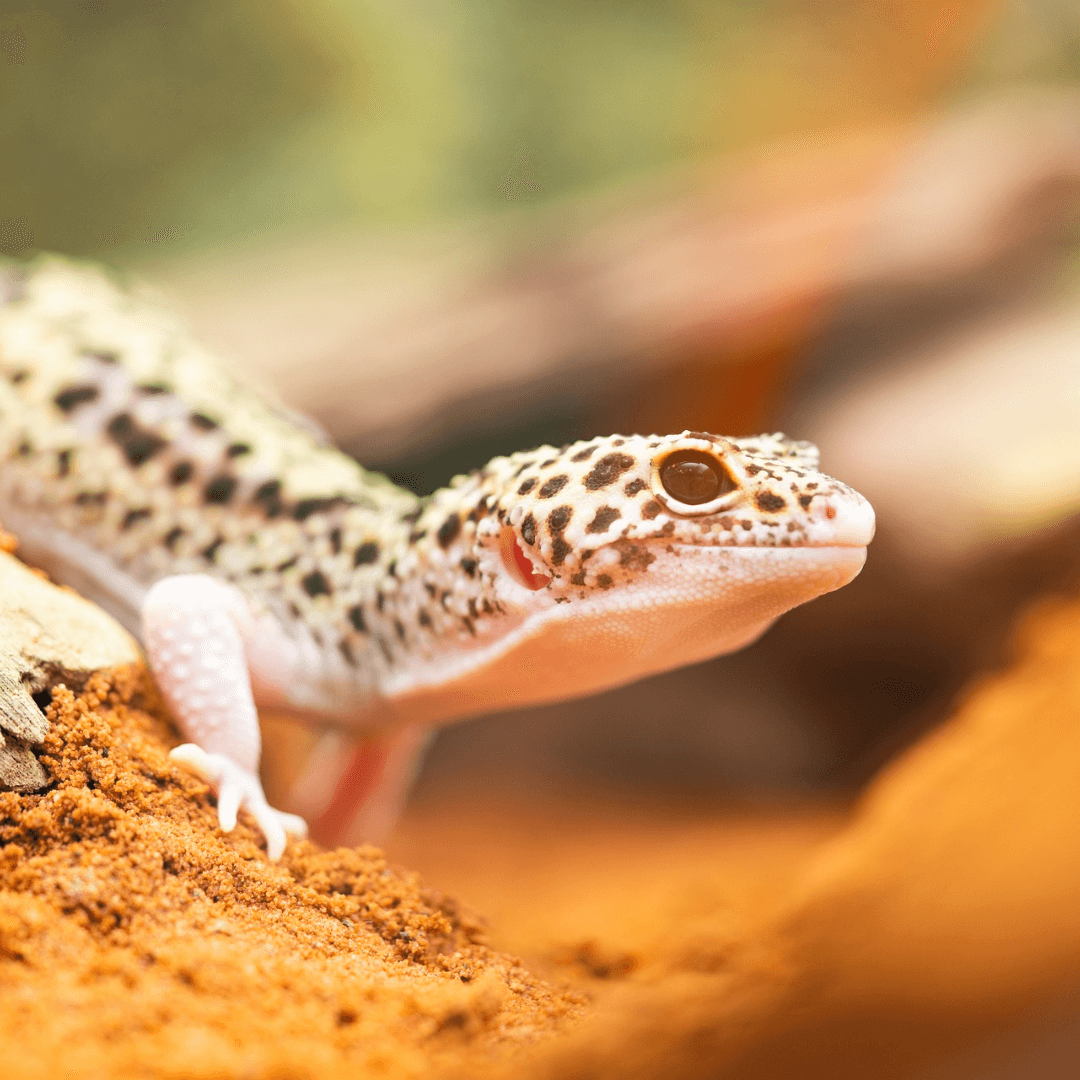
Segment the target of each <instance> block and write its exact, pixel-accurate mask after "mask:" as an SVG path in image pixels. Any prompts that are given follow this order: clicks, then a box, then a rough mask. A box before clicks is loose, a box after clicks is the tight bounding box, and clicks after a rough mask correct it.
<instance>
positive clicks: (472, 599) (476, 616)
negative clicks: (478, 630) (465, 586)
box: [469, 596, 480, 619]
mask: <svg viewBox="0 0 1080 1080" xmlns="http://www.w3.org/2000/svg"><path fill="white" fill-rule="evenodd" d="M469 614H470V615H471V616H472V617H473V618H474V619H479V618H480V612H479V611H478V610H477V608H476V597H474V596H470V597H469Z"/></svg>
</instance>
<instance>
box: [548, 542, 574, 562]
mask: <svg viewBox="0 0 1080 1080" xmlns="http://www.w3.org/2000/svg"><path fill="white" fill-rule="evenodd" d="M573 550H574V549H573V548H572V547H571V546H570V545H569V544H568V543H567V542H566V541H565V540H564V539H563V538H562V537H561V536H556V537H555V539H554V540H552V542H551V561H552V563H553V564H554V565H555V566H562V564H563V563H564V562H566V556H567V555H569V554H570V552H571V551H573Z"/></svg>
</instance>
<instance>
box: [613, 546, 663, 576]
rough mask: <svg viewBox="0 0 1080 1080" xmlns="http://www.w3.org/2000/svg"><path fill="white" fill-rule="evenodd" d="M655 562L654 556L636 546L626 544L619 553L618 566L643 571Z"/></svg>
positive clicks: (645, 549)
mask: <svg viewBox="0 0 1080 1080" xmlns="http://www.w3.org/2000/svg"><path fill="white" fill-rule="evenodd" d="M655 561H656V556H655V555H654V554H653V553H652V552H651V551H649V550H648V549H647V548H644V547H638V546H637V545H636V544H627V545H626V547H624V548H623V549H622V551H621V552H620V553H619V565H620V566H628V567H629V568H630V569H631V570H644V569H645V568H646V567H647V566H648V565H649V563H652V562H655Z"/></svg>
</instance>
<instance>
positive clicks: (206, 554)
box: [199, 535, 225, 562]
mask: <svg viewBox="0 0 1080 1080" xmlns="http://www.w3.org/2000/svg"><path fill="white" fill-rule="evenodd" d="M224 543H225V537H224V536H220V535H219V536H215V537H214V539H213V540H212V541H211V542H210V543H209V544H207V545H206V547H204V548H203V549H202V551H200V552H199V554H200V555H201V556H202V557H203V558H204V559H205V560H206V561H207V562H213V561H214V560H215V559H216V558H217V553H218V548H219V547H221V545H222V544H224Z"/></svg>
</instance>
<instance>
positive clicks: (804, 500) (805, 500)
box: [799, 495, 814, 510]
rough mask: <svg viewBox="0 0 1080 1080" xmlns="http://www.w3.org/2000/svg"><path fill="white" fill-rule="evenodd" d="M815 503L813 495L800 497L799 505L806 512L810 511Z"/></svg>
mask: <svg viewBox="0 0 1080 1080" xmlns="http://www.w3.org/2000/svg"><path fill="white" fill-rule="evenodd" d="M813 501H814V496H813V495H800V496H799V505H800V506H801V507H802V508H803V509H804V510H809V509H810V504H811V503H812V502H813Z"/></svg>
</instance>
